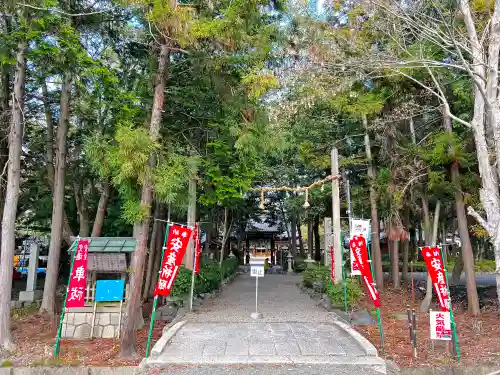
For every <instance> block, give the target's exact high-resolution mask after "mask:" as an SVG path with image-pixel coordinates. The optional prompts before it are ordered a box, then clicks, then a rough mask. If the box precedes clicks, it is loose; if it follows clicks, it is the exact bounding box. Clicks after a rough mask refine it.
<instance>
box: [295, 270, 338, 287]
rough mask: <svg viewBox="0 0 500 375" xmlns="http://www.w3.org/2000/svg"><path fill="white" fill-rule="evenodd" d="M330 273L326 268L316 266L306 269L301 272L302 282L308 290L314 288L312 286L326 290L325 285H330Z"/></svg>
mask: <svg viewBox="0 0 500 375" xmlns="http://www.w3.org/2000/svg"><path fill="white" fill-rule="evenodd" d="M330 278H331V272H330V269H329V268H328V267H325V266H319V265H318V266H316V267H310V268H307V269H306V270H305V271H304V272H302V282H303V283H304V285H305V286H306V287H308V288H312V287H314V284H315V283H316V284H318V285H317V286H321V287H322V288H326V285H328V284H329V283H330Z"/></svg>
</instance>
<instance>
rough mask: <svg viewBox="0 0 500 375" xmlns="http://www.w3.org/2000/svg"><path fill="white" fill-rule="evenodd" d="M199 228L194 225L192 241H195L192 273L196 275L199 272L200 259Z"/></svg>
mask: <svg viewBox="0 0 500 375" xmlns="http://www.w3.org/2000/svg"><path fill="white" fill-rule="evenodd" d="M200 234H201V233H200V226H199V225H198V223H196V226H195V227H194V240H195V251H194V272H195V273H198V272H200V257H201V250H200Z"/></svg>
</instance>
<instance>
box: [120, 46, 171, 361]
mask: <svg viewBox="0 0 500 375" xmlns="http://www.w3.org/2000/svg"><path fill="white" fill-rule="evenodd" d="M168 56H169V47H168V46H167V44H166V43H164V44H162V45H161V47H160V52H159V56H158V70H157V73H156V79H155V93H154V100H153V109H152V111H151V124H150V127H149V137H150V138H151V139H152V140H154V141H156V140H157V139H158V137H159V135H160V125H161V119H162V114H163V105H164V99H165V98H164V95H165V81H166V70H167V64H168ZM154 162H155V157H154V155H153V154H151V155H150V156H149V161H148V165H147V167H146V173H145V178H144V183H143V185H142V193H141V206H142V207H143V208H144V209H145V211H146V215H145V218H144V219H143V221H142V222H140V223H137V224H138V228H139V230H138V233H137V237H136V239H137V245H136V248H135V251H134V255H133V257H132V264H131V268H132V269H133V270H134V272H132V273H131V277H130V296H129V300H128V303H127V308H126V316H127V320H126V324H125V326H124V329H123V336H122V340H121V345H120V355H121V357H124V358H131V357H133V356H134V355H135V352H136V350H135V338H136V328H135V324H136V320H137V317H138V314H139V313H141V312H140V311H139V309H140V304H141V290H142V278H143V275H144V263H145V261H146V254H147V245H148V234H149V216H150V214H151V203H152V201H153V182H152V180H151V172H152V169H153V167H154Z"/></svg>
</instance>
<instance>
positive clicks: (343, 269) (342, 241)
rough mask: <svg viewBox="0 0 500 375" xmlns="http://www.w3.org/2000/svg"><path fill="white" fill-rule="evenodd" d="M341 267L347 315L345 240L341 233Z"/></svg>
mask: <svg viewBox="0 0 500 375" xmlns="http://www.w3.org/2000/svg"><path fill="white" fill-rule="evenodd" d="M340 265H341V266H342V282H343V283H344V310H345V313H346V314H347V280H346V275H345V267H344V238H343V236H342V231H340Z"/></svg>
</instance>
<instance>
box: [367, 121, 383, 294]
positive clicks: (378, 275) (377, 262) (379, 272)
mask: <svg viewBox="0 0 500 375" xmlns="http://www.w3.org/2000/svg"><path fill="white" fill-rule="evenodd" d="M363 125H364V128H365V152H366V160H367V163H368V179H369V184H370V209H371V218H372V220H371V227H372V238H371V246H372V248H371V251H372V259H373V266H374V271H375V283H376V285H377V289H378V290H379V291H382V290H383V289H384V271H383V269H382V252H381V251H380V228H379V221H378V209H377V192H376V190H375V167H374V166H373V162H372V150H371V145H370V136H369V135H368V119H367V117H366V115H363Z"/></svg>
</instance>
